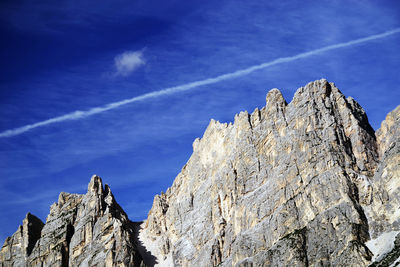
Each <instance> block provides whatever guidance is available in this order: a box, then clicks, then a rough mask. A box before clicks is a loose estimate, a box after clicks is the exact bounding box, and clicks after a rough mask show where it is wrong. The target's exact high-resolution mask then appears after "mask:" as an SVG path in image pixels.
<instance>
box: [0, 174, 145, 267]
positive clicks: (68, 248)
mask: <svg viewBox="0 0 400 267" xmlns="http://www.w3.org/2000/svg"><path fill="white" fill-rule="evenodd" d="M136 228H137V227H136V226H135V225H134V223H132V222H131V221H129V219H128V216H127V215H126V214H125V212H124V211H123V210H122V209H121V207H120V206H119V205H118V204H117V202H116V201H115V199H114V196H113V194H112V193H111V190H110V188H109V187H108V185H105V188H104V187H103V185H102V181H101V179H100V177H98V176H93V177H92V179H91V181H90V183H89V186H88V192H87V193H86V194H85V195H78V194H68V193H64V192H62V193H61V194H60V196H59V198H58V202H57V203H54V204H53V205H52V206H51V208H50V214H49V215H48V217H47V220H46V224H44V225H43V223H42V222H41V221H40V220H39V219H38V218H36V217H34V216H33V215H31V214H29V213H28V215H27V217H26V218H25V219H24V221H23V225H22V226H20V227H19V228H18V231H17V232H16V233H15V234H14V235H13V236H12V237H10V238H8V239H7V240H6V242H5V244H4V245H3V248H2V250H1V252H0V266H41V267H42V266H140V265H141V263H142V258H141V256H140V254H139V253H138V252H137V240H136V235H137V232H136Z"/></svg>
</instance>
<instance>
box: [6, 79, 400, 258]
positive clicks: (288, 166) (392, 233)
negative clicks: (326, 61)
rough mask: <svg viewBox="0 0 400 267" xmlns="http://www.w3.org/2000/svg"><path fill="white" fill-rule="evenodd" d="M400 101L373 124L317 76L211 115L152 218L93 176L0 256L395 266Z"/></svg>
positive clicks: (32, 221) (28, 221)
mask: <svg viewBox="0 0 400 267" xmlns="http://www.w3.org/2000/svg"><path fill="white" fill-rule="evenodd" d="M399 125H400V106H399V107H397V108H396V109H395V110H394V111H392V112H391V113H389V114H388V116H387V117H386V119H385V121H384V122H382V126H381V128H380V129H379V130H378V131H377V132H374V130H373V129H372V127H371V126H370V124H369V123H368V118H367V116H366V114H365V111H364V110H363V109H362V107H361V106H360V105H359V104H358V103H357V102H356V101H355V100H354V99H353V98H351V97H347V98H346V97H345V96H344V95H343V94H342V93H341V92H340V90H339V89H338V88H336V86H335V85H334V84H333V83H329V82H328V81H326V80H324V79H322V80H319V81H315V82H311V83H309V84H307V85H306V86H305V87H301V88H299V89H298V90H297V92H296V93H295V95H294V97H293V100H292V101H291V102H290V103H287V102H286V101H285V99H284V98H283V96H282V94H281V92H280V91H279V90H278V89H273V90H271V91H270V92H269V93H268V95H267V98H266V106H265V107H264V108H262V109H255V110H254V112H253V113H251V114H249V113H247V112H241V113H240V114H238V115H236V116H235V121H234V123H233V124H232V123H230V124H226V123H219V122H217V121H214V120H212V121H211V122H210V124H209V126H208V127H207V129H206V131H205V133H204V135H203V137H202V138H201V139H196V140H195V141H194V143H193V154H192V156H191V157H190V159H189V161H188V162H187V164H186V165H185V166H184V167H183V169H182V171H181V172H180V173H179V174H178V176H177V177H176V178H175V181H174V183H173V185H172V186H171V187H170V188H169V189H168V190H167V191H166V193H162V194H160V195H157V196H155V198H154V202H153V207H152V208H151V210H150V212H149V215H148V218H147V220H146V221H145V222H143V223H142V224H141V225H140V232H139V228H138V224H135V223H133V222H131V221H129V219H128V217H127V215H126V214H125V213H124V212H123V210H122V209H121V207H119V205H118V204H117V203H116V201H115V198H114V197H113V195H112V193H111V191H110V189H109V187H108V186H107V185H106V186H105V187H104V188H103V186H102V182H101V179H100V178H99V177H97V176H94V177H93V178H92V180H91V182H90V184H89V188H88V193H87V194H85V195H77V194H67V193H61V194H60V197H59V200H58V202H57V203H56V204H54V205H53V206H52V207H51V210H50V214H49V216H48V218H47V220H46V224H44V225H43V223H42V222H41V221H40V220H39V219H37V218H36V217H34V216H33V215H31V214H28V215H27V217H26V218H25V219H24V221H23V225H22V226H20V228H18V230H17V232H16V233H15V234H14V235H13V236H12V237H9V238H8V239H7V240H6V242H5V243H4V245H3V248H2V249H1V251H0V266H24V265H27V266H141V265H142V266H145V265H147V266H154V265H159V266H369V265H372V266H390V265H391V264H392V265H393V266H395V264H400V259H399V257H400V241H399V240H400V234H399V233H400V212H399V211H400V127H399Z"/></svg>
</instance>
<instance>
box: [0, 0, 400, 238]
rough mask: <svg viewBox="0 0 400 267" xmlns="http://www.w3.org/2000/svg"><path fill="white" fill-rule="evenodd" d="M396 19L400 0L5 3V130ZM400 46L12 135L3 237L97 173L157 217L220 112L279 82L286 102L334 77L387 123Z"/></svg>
mask: <svg viewBox="0 0 400 267" xmlns="http://www.w3.org/2000/svg"><path fill="white" fill-rule="evenodd" d="M132 2H134V3H132ZM253 2H254V1H253ZM264 2H267V3H264ZM399 27H400V4H398V1H281V0H280V1H256V2H255V3H249V1H223V0H222V1H204V0H202V1H177V0H176V1H149V0H146V1H142V0H139V1H115V0H114V1H50V0H49V1H47V0H42V1H31V0H26V1H25V0H22V1H21V0H10V1H7V0H3V1H1V2H0V40H1V41H0V73H1V74H0V132H4V131H6V130H10V129H14V128H18V127H23V126H25V125H29V124H33V123H37V122H40V121H44V120H47V119H50V118H54V117H57V116H62V115H64V114H67V113H70V112H74V111H76V110H88V109H90V108H93V107H98V106H104V105H106V104H108V103H112V102H116V101H120V100H124V99H127V98H132V97H135V96H139V95H142V94H145V93H149V92H152V91H158V90H162V89H165V88H168V87H172V86H179V85H182V84H186V83H190V82H193V81H198V80H203V79H207V78H212V77H216V76H218V75H222V74H225V73H231V72H233V71H236V70H238V69H244V68H247V67H250V66H253V65H257V64H260V63H264V62H269V61H272V60H274V59H277V58H281V57H289V56H293V55H296V54H299V53H302V52H307V51H310V50H315V49H318V48H321V47H324V46H329V45H333V44H337V43H343V42H347V41H351V40H354V39H358V38H363V37H367V36H370V35H374V34H379V33H382V32H386V31H389V30H393V29H396V28H399ZM399 44H400V33H397V34H393V35H390V36H387V37H385V38H380V39H377V40H372V41H368V42H365V43H362V44H358V45H355V46H351V47H346V48H340V49H336V50H331V51H327V52H324V53H321V54H317V55H313V56H310V57H307V58H303V59H299V60H296V61H293V62H288V63H284V64H279V65H275V66H272V67H269V68H266V69H263V70H259V71H256V72H253V73H251V74H249V75H246V76H242V77H238V78H235V79H229V80H225V81H221V82H219V83H215V84H210V85H206V86H201V87H198V88H194V89H192V90H188V91H186V92H179V93H175V94H170V95H165V96H160V97H157V98H151V99H147V100H144V101H141V102H136V103H131V104H128V105H124V106H121V107H120V108H116V109H113V110H109V111H107V112H103V113H100V114H97V115H93V116H91V117H88V118H83V119H79V120H70V121H63V122H59V123H54V124H50V125H46V126H43V127H38V128H35V129H32V130H30V131H27V132H24V133H21V134H18V135H15V136H10V137H1V138H0V214H1V216H0V239H1V241H0V242H3V240H4V239H5V238H6V236H8V235H11V234H12V233H14V232H15V231H16V229H17V227H18V225H19V224H20V223H21V222H22V219H23V218H24V216H25V214H26V213H27V212H28V211H30V212H32V213H33V214H36V215H37V216H39V217H40V218H41V219H43V220H45V218H46V215H47V214H48V212H49V206H50V205H51V204H52V203H53V202H55V201H57V197H58V194H59V193H60V192H61V191H67V192H76V193H84V192H85V191H86V187H87V184H88V182H89V179H90V177H91V175H92V174H98V175H100V176H101V177H102V178H103V180H104V182H105V183H108V184H109V185H110V186H111V189H112V190H113V192H114V194H115V196H116V198H117V201H118V202H119V203H120V204H121V206H122V207H123V208H124V209H125V210H126V211H127V213H128V215H129V216H130V218H131V219H132V220H142V219H144V218H146V216H147V212H148V210H149V209H150V207H151V204H152V201H153V197H154V195H155V194H157V193H159V192H160V191H165V190H166V189H167V188H168V187H169V186H170V185H171V184H172V182H173V179H174V178H175V176H176V175H177V174H178V173H179V172H180V169H181V168H182V167H183V165H184V164H185V162H186V161H187V160H188V158H189V157H190V154H191V152H192V142H193V140H194V139H195V138H196V137H201V136H202V134H203V131H204V130H205V128H206V127H207V125H208V123H209V120H210V119H211V118H214V119H217V120H220V121H223V122H231V121H233V117H234V114H235V113H238V112H239V111H242V110H248V111H253V110H254V108H256V107H263V106H264V105H265V95H266V93H267V92H268V90H269V89H271V88H274V87H277V88H279V89H281V90H282V92H283V94H284V96H285V97H286V99H287V101H288V102H289V101H290V100H291V99H292V96H293V94H294V92H295V90H296V89H297V88H298V87H301V86H303V85H305V84H306V83H307V82H309V81H313V80H317V79H320V78H327V79H328V80H329V81H332V82H335V83H336V85H337V86H338V87H339V89H341V91H342V92H343V93H344V94H345V95H346V96H353V97H354V98H355V99H356V100H357V101H358V102H359V103H360V104H361V105H362V106H363V107H364V108H365V110H366V111H367V114H368V115H369V118H370V122H371V124H372V126H373V127H374V128H375V129H377V128H379V125H380V122H381V121H382V120H383V119H384V117H385V116H386V114H387V113H388V112H389V111H391V110H392V109H394V108H395V107H396V106H397V105H399V104H400V75H399V67H400V53H399V48H400V47H399ZM129 52H136V57H135V55H133V57H130V58H129V57H128V58H127V61H122V63H121V62H120V63H121V64H122V69H117V67H116V61H118V60H119V59H121V56H120V55H122V54H123V53H128V54H126V55H132V54H129ZM138 55H139V56H138ZM118 56H119V57H118ZM129 60H133V61H129ZM135 60H136V61H135ZM138 62H139V63H140V64H139V63H138ZM129 64H131V65H129ZM124 68H127V69H124Z"/></svg>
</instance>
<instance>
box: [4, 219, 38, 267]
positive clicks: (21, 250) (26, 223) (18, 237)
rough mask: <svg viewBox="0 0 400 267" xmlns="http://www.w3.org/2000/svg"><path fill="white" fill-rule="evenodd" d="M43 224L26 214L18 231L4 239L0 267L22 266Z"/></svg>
mask: <svg viewBox="0 0 400 267" xmlns="http://www.w3.org/2000/svg"><path fill="white" fill-rule="evenodd" d="M43 225H44V224H43V222H42V221H41V220H40V219H39V218H37V217H36V216H34V215H32V214H30V213H28V214H26V216H25V219H24V220H23V222H22V225H20V226H19V227H18V230H17V231H16V232H15V233H14V234H13V235H12V236H11V237H8V238H7V239H6V241H5V242H4V245H3V248H2V249H1V251H0V266H23V265H24V264H25V262H26V260H27V258H28V256H29V255H30V254H31V252H32V249H33V247H34V246H35V244H36V242H37V240H38V239H39V238H40V233H41V231H42V228H43Z"/></svg>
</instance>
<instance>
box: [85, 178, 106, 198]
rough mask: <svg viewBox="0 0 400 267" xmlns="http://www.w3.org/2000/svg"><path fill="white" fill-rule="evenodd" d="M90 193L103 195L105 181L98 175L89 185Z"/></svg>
mask: <svg viewBox="0 0 400 267" xmlns="http://www.w3.org/2000/svg"><path fill="white" fill-rule="evenodd" d="M89 192H93V193H96V194H98V195H101V194H102V193H103V181H102V179H101V178H100V176H97V175H96V174H94V175H93V176H92V178H91V179H90V182H89V185H88V193H89Z"/></svg>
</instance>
